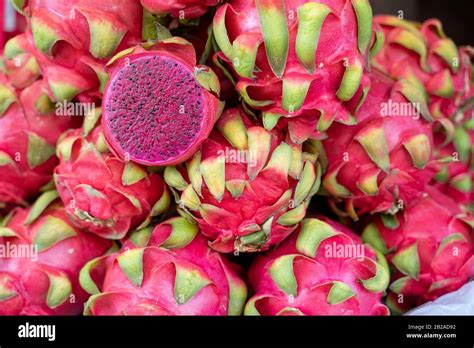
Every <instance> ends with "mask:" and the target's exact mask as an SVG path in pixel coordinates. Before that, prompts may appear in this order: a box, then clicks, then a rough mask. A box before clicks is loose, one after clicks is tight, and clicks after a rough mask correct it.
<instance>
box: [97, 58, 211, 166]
mask: <svg viewBox="0 0 474 348" xmlns="http://www.w3.org/2000/svg"><path fill="white" fill-rule="evenodd" d="M148 65H151V66H152V67H151V68H150V70H149V71H148V72H150V74H149V75H147V74H146V73H147V72H146V71H144V70H143V69H140V67H145V69H146V67H147V66H148ZM194 69H195V67H194V66H192V65H190V64H189V63H187V62H186V61H184V60H182V59H180V58H179V57H177V56H176V55H174V54H170V53H168V52H163V51H156V52H155V51H150V52H143V53H136V54H132V55H130V56H126V57H124V58H121V59H120V61H119V62H118V64H117V65H116V66H114V67H113V68H112V69H111V77H110V80H109V82H108V83H107V85H106V87H105V90H104V107H103V126H104V134H105V137H106V139H107V142H108V143H109V145H110V147H111V149H112V151H113V152H114V153H115V154H116V155H117V156H118V157H120V158H122V159H124V160H130V161H133V162H136V163H140V164H142V165H146V166H166V165H176V164H179V163H182V162H184V161H186V160H187V159H189V158H190V157H191V156H192V155H193V154H194V153H195V152H196V151H197V150H198V149H199V148H200V146H201V144H202V143H203V142H204V140H205V139H206V138H207V137H208V135H209V133H210V132H211V130H212V127H213V126H214V123H215V121H216V119H217V110H218V102H219V101H218V99H217V98H216V97H215V96H214V95H212V94H211V93H209V92H208V91H207V90H205V89H204V88H203V87H202V86H201V85H200V84H199V82H198V81H197V80H196V79H195V77H194ZM133 70H136V71H135V72H134V71H133ZM170 71H171V74H170V75H171V76H169V75H168V76H166V75H162V73H165V72H168V73H169V72H170ZM122 80H127V81H125V83H124V82H123V81H122ZM138 82H139V83H138ZM127 92H128V93H127ZM187 95H190V96H192V98H188V97H187ZM133 111H137V112H136V113H135V114H132V112H133ZM133 140H135V141H133Z"/></svg>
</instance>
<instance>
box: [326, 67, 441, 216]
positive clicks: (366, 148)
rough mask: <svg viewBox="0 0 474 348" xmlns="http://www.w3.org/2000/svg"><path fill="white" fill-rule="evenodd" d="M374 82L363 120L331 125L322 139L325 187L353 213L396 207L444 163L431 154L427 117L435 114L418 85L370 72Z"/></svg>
mask: <svg viewBox="0 0 474 348" xmlns="http://www.w3.org/2000/svg"><path fill="white" fill-rule="evenodd" d="M371 84H372V88H371V90H370V92H369V94H368V96H367V98H366V101H365V102H364V104H363V105H362V107H361V108H360V110H359V113H358V114H359V117H360V120H359V123H358V124H357V125H356V126H345V125H335V126H333V127H331V129H330V130H329V131H328V139H326V140H324V141H323V142H322V143H323V147H324V149H325V152H326V156H327V162H328V163H329V164H328V168H327V171H326V174H325V176H324V178H323V187H324V188H325V190H326V191H327V192H328V193H329V194H331V195H332V196H333V197H336V198H339V199H343V200H344V201H345V205H346V209H345V211H346V212H347V213H348V214H349V215H350V216H351V217H352V218H354V219H357V218H358V215H359V214H364V213H367V212H372V213H375V212H384V213H391V214H394V213H396V212H397V211H398V210H400V209H402V208H403V204H405V203H407V202H409V201H411V200H413V199H415V198H416V197H419V196H420V195H421V194H422V192H423V189H424V186H425V185H426V184H427V183H428V182H430V180H431V179H432V178H433V177H434V175H435V174H436V172H437V171H438V170H439V169H440V164H439V162H438V161H437V160H435V159H434V157H433V151H434V142H433V134H432V132H433V122H428V121H426V120H425V119H423V117H425V118H426V119H428V120H430V119H431V116H430V114H429V111H428V109H427V105H426V104H424V103H423V102H422V101H421V102H420V100H422V97H421V96H420V95H419V94H418V93H417V90H416V89H415V88H414V87H413V86H412V85H411V84H409V83H405V82H404V81H400V82H398V83H396V84H394V83H393V82H392V81H391V80H389V79H387V78H385V77H384V76H381V75H380V74H373V75H371ZM416 100H418V101H416Z"/></svg>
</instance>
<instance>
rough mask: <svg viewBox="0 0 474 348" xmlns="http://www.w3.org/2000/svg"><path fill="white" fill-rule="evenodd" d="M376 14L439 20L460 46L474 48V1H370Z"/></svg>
mask: <svg viewBox="0 0 474 348" xmlns="http://www.w3.org/2000/svg"><path fill="white" fill-rule="evenodd" d="M370 3H371V4H372V7H373V9H374V12H375V13H387V14H393V15H398V14H399V11H402V13H403V18H405V19H410V20H417V21H423V20H426V19H428V18H433V17H435V18H438V19H440V20H441V22H442V23H443V26H444V30H445V32H446V34H447V35H448V36H449V37H451V38H452V39H453V40H454V41H455V42H456V43H457V44H458V45H471V46H474V19H473V18H472V17H473V14H474V0H370Z"/></svg>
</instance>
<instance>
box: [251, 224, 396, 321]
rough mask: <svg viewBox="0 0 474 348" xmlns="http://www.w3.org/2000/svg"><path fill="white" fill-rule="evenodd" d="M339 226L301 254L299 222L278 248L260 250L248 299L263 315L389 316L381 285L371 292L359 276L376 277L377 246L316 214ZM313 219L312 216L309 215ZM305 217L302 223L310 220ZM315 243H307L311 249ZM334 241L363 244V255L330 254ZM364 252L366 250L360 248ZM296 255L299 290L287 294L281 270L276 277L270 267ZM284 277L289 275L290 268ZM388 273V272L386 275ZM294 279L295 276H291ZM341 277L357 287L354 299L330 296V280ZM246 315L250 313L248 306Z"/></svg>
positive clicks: (252, 267)
mask: <svg viewBox="0 0 474 348" xmlns="http://www.w3.org/2000/svg"><path fill="white" fill-rule="evenodd" d="M318 219H320V220H321V221H323V222H324V223H325V224H328V225H329V226H330V228H332V229H333V230H334V231H336V234H335V235H334V236H332V237H331V236H330V237H328V236H325V237H326V238H325V239H324V238H323V240H321V243H320V244H319V246H318V248H317V250H315V254H314V256H313V255H308V254H303V253H302V251H301V249H300V248H301V247H304V244H303V243H301V244H298V239H299V238H300V236H301V233H302V232H301V227H300V228H299V229H298V230H297V231H296V232H295V233H294V234H292V235H291V237H290V238H288V239H287V240H286V241H285V242H284V243H282V244H281V245H280V246H279V247H278V248H277V249H276V250H273V251H269V252H267V253H264V254H261V255H258V256H257V257H256V259H255V260H254V262H253V264H252V266H251V268H250V270H249V283H250V285H251V287H252V289H253V290H254V295H253V297H252V298H251V299H250V300H249V303H248V304H247V310H248V307H249V304H252V305H253V306H254V307H255V308H256V309H257V311H258V312H259V314H260V315H264V316H274V315H388V309H387V308H386V307H385V306H384V305H383V304H382V303H381V299H382V295H383V290H380V291H377V292H371V291H369V290H368V289H366V288H364V286H363V285H362V283H361V282H360V279H369V278H371V277H373V276H375V274H376V272H375V267H374V265H375V264H374V262H373V260H375V259H376V257H375V253H374V251H373V250H372V249H371V248H369V247H367V246H363V245H362V244H361V240H360V237H359V236H357V235H356V234H355V233H354V232H352V231H351V230H349V229H348V228H347V227H345V226H343V225H341V224H338V223H336V222H334V221H331V220H329V219H327V218H325V217H318ZM308 220H312V219H308ZM308 220H305V221H303V224H304V223H305V222H306V221H308ZM308 241H309V240H308ZM311 244H312V243H305V245H306V246H308V247H309V248H311V246H310V245H311ZM334 245H336V246H346V245H347V246H349V245H352V246H357V245H358V246H359V248H360V249H359V250H363V255H362V258H360V257H359V256H357V257H355V256H354V255H349V254H347V255H343V257H330V256H326V255H329V254H327V250H329V249H331V248H332V247H333V246H334ZM361 254H362V253H361ZM291 256H295V258H294V259H293V261H292V270H293V272H292V274H293V275H294V280H295V281H296V284H297V293H296V294H295V295H292V296H289V295H288V294H287V293H285V292H284V291H283V290H282V288H280V287H279V285H278V278H277V277H278V271H274V274H275V276H272V271H271V267H272V266H273V265H275V264H276V263H278V262H281V261H282V260H283V259H284V258H285V257H291ZM284 276H287V277H288V278H290V277H289V275H288V274H287V273H285V274H284ZM387 277H388V274H387ZM290 281H291V280H290ZM334 281H337V282H343V283H344V284H346V285H348V286H349V287H350V288H351V289H352V291H353V292H354V296H353V297H352V298H349V299H347V300H346V301H344V302H342V303H339V304H330V303H328V301H327V297H328V296H329V291H330V289H331V282H334ZM246 314H250V313H248V312H247V311H246Z"/></svg>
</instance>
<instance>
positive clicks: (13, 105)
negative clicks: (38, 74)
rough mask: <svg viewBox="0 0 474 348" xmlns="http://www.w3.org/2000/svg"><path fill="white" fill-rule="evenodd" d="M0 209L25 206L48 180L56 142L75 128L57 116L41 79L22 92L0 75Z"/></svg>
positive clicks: (53, 163)
mask: <svg viewBox="0 0 474 348" xmlns="http://www.w3.org/2000/svg"><path fill="white" fill-rule="evenodd" d="M0 99H1V102H0V209H2V208H5V207H6V208H10V207H12V206H14V205H26V204H27V200H28V199H29V198H32V197H34V196H35V195H37V194H38V191H40V189H41V188H42V187H43V186H44V185H46V184H47V183H48V182H50V181H51V179H52V175H53V170H54V167H55V166H56V164H57V159H56V157H55V155H54V152H55V148H54V147H55V145H56V141H57V139H58V138H59V136H60V135H61V133H62V132H64V131H65V130H66V129H69V128H71V127H76V126H78V124H77V122H76V121H79V120H77V119H74V118H73V117H57V116H56V114H55V112H54V104H52V102H51V101H50V100H49V98H48V96H47V94H46V87H45V83H44V81H43V80H38V81H36V82H34V83H33V84H32V85H31V86H29V87H27V88H25V89H24V90H23V91H19V90H15V88H14V87H13V86H11V84H10V82H9V79H7V78H6V77H5V76H0Z"/></svg>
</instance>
